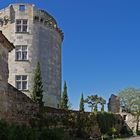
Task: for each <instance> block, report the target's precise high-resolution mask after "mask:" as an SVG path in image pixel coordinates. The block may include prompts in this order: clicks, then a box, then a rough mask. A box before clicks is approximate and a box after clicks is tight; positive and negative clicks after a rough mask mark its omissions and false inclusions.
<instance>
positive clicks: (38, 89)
mask: <svg viewBox="0 0 140 140" xmlns="http://www.w3.org/2000/svg"><path fill="white" fill-rule="evenodd" d="M42 98H43V84H42V78H41V70H40V63H39V62H38V63H37V66H36V70H35V75H34V85H33V93H32V99H33V101H35V102H36V103H38V104H39V105H40V106H43V101H42Z"/></svg>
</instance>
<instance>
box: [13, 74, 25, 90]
mask: <svg viewBox="0 0 140 140" xmlns="http://www.w3.org/2000/svg"><path fill="white" fill-rule="evenodd" d="M15 80H16V88H17V89H18V90H27V89H28V87H27V83H28V82H27V80H28V78H27V75H16V77H15Z"/></svg>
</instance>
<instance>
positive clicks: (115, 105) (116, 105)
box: [108, 94, 121, 113]
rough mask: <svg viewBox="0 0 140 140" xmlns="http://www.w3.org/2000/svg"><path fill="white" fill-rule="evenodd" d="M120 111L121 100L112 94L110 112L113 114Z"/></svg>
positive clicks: (109, 105)
mask: <svg viewBox="0 0 140 140" xmlns="http://www.w3.org/2000/svg"><path fill="white" fill-rule="evenodd" d="M120 109H121V108H120V100H119V98H118V97H117V96H116V95H114V94H112V95H111V97H110V98H109V103H108V110H109V111H110V112H112V113H120Z"/></svg>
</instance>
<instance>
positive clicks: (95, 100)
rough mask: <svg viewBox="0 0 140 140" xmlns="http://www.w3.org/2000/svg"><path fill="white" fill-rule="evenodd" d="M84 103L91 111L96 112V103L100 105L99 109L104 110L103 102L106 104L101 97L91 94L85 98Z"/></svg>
mask: <svg viewBox="0 0 140 140" xmlns="http://www.w3.org/2000/svg"><path fill="white" fill-rule="evenodd" d="M85 103H87V104H88V105H89V107H90V108H91V112H93V111H95V112H97V111H98V104H100V105H101V106H102V108H101V111H104V104H106V101H105V100H104V99H103V98H102V97H98V95H91V96H88V97H87V98H86V99H85Z"/></svg>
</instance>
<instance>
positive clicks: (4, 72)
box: [0, 43, 8, 92]
mask: <svg viewBox="0 0 140 140" xmlns="http://www.w3.org/2000/svg"><path fill="white" fill-rule="evenodd" d="M7 84H8V49H7V48H5V47H4V46H3V44H1V43H0V92H5V91H6V90H7Z"/></svg>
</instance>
